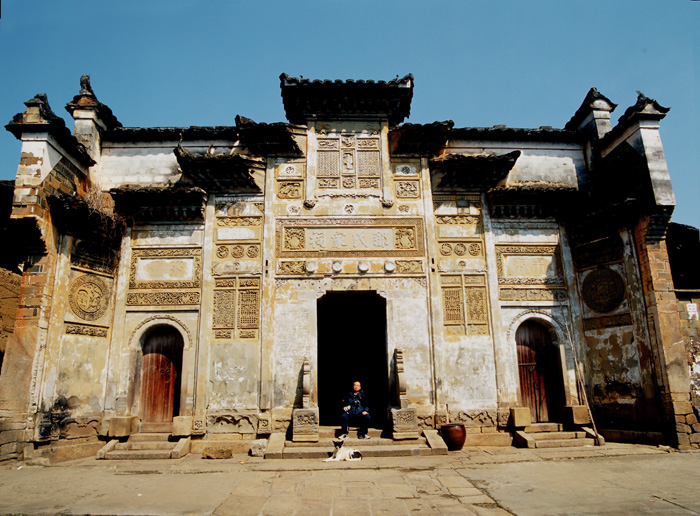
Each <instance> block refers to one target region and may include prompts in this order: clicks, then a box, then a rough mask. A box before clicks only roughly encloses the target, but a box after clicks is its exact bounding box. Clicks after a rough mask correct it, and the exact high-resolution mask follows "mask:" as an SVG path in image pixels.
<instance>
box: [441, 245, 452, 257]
mask: <svg viewBox="0 0 700 516" xmlns="http://www.w3.org/2000/svg"><path fill="white" fill-rule="evenodd" d="M440 254H442V255H443V256H449V255H450V254H452V246H451V245H450V244H442V245H441V246H440Z"/></svg>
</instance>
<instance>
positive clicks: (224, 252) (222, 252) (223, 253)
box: [216, 245, 228, 258]
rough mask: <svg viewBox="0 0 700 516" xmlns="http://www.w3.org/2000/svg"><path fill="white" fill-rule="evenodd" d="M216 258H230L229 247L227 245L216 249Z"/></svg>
mask: <svg viewBox="0 0 700 516" xmlns="http://www.w3.org/2000/svg"><path fill="white" fill-rule="evenodd" d="M216 256H218V257H219V258H226V257H227V256H228V247H226V246H225V245H220V246H219V247H217V248H216Z"/></svg>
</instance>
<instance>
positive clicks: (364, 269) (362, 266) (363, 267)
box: [357, 262, 369, 272]
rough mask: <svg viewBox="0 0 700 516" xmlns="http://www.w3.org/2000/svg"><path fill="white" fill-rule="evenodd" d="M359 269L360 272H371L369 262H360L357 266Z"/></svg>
mask: <svg viewBox="0 0 700 516" xmlns="http://www.w3.org/2000/svg"><path fill="white" fill-rule="evenodd" d="M357 270H358V271H360V272H369V263H368V262H360V263H359V264H358V266H357Z"/></svg>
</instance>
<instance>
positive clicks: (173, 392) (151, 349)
mask: <svg viewBox="0 0 700 516" xmlns="http://www.w3.org/2000/svg"><path fill="white" fill-rule="evenodd" d="M181 364H182V336H181V335H180V333H179V332H178V331H177V330H175V329H174V328H170V327H167V326H163V327H160V328H156V329H155V330H153V331H152V332H151V334H150V335H149V336H148V337H147V339H146V342H145V343H144V345H143V365H142V368H141V402H142V407H143V408H142V414H143V417H142V422H143V423H144V424H145V425H146V426H145V427H144V429H146V430H148V429H150V430H155V431H158V430H167V428H165V426H167V425H169V424H171V423H172V420H173V416H174V415H177V414H178V412H179V404H180V370H181ZM148 425H150V428H149V426H148Z"/></svg>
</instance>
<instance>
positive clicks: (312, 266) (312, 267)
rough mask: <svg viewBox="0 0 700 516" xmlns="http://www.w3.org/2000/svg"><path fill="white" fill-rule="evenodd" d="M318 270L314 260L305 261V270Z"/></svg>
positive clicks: (312, 271)
mask: <svg viewBox="0 0 700 516" xmlns="http://www.w3.org/2000/svg"><path fill="white" fill-rule="evenodd" d="M317 270H318V264H317V263H316V262H306V272H310V273H312V274H313V273H314V272H316V271H317Z"/></svg>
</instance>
